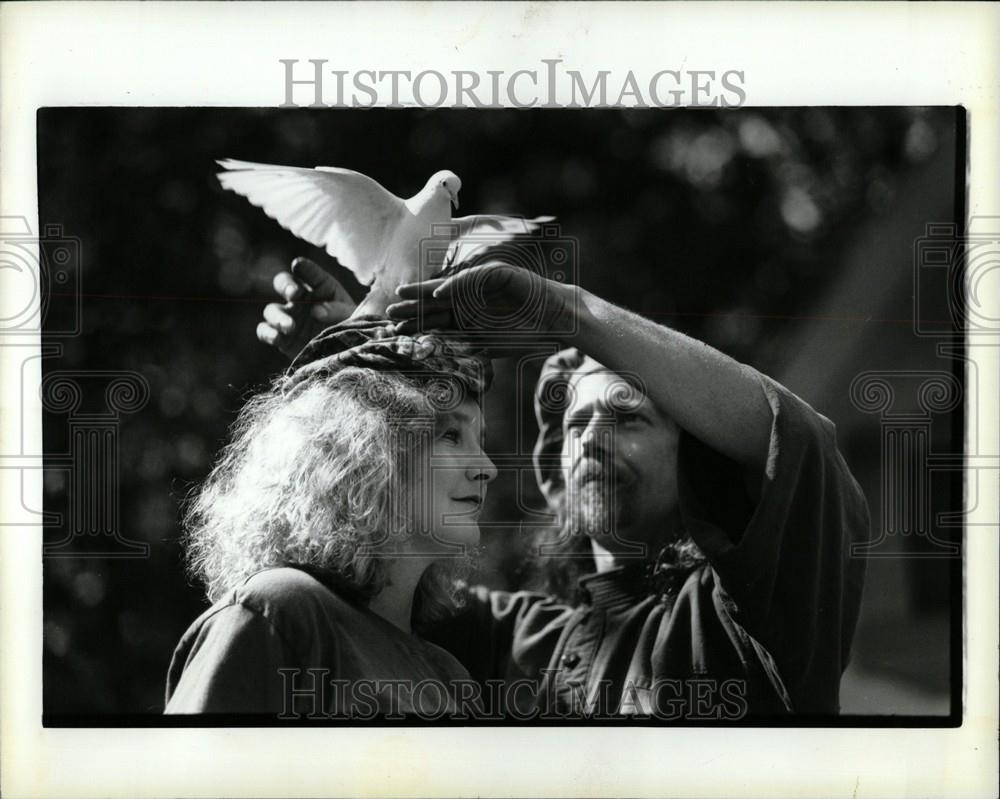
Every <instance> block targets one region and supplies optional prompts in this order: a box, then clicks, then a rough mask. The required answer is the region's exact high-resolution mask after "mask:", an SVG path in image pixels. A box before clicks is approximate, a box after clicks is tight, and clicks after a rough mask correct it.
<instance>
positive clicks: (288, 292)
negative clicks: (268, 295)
mask: <svg viewBox="0 0 1000 799" xmlns="http://www.w3.org/2000/svg"><path fill="white" fill-rule="evenodd" d="M271 285H273V286H274V291H275V292H276V293H277V295H278V296H279V297H281V298H282V299H284V300H285V302H292V300H296V299H299V298H300V295H302V294H305V289H304V287H303V286H302V285H300V284H299V283H297V282H296V280H295V278H294V277H293V276H292V273H291V272H278V274H276V275H275V276H274V280H272V281H271Z"/></svg>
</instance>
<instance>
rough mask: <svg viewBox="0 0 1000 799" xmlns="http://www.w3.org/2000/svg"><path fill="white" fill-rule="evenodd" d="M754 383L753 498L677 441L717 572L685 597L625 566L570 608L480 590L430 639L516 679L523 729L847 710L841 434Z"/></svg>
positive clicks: (847, 510) (688, 501) (863, 534)
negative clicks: (759, 437)
mask: <svg viewBox="0 0 1000 799" xmlns="http://www.w3.org/2000/svg"><path fill="white" fill-rule="evenodd" d="M760 380H761V385H762V387H763V390H764V392H765V394H766V395H767V399H768V402H769V404H770V407H771V410H772V413H773V422H772V429H771V438H770V445H769V452H768V458H767V465H766V468H765V473H764V475H763V480H762V483H761V487H760V492H759V495H758V496H757V497H755V498H753V499H750V498H749V497H748V496H747V494H746V490H745V488H744V485H745V482H744V479H743V473H742V470H741V468H740V467H739V466H738V465H737V464H735V463H734V462H732V461H730V460H729V459H727V458H725V457H723V456H721V455H719V454H718V453H716V452H714V451H713V450H711V449H709V448H708V447H706V446H705V445H704V444H702V443H700V442H699V441H698V440H697V439H695V438H694V437H692V436H690V435H688V434H686V433H685V434H682V438H681V443H680V452H679V461H678V468H679V489H680V509H681V515H682V519H683V524H684V527H685V528H686V530H687V531H688V532H689V533H690V534H691V536H692V538H693V539H694V541H695V542H696V543H697V545H698V547H699V548H700V549H701V550H702V552H703V553H704V555H705V556H706V558H707V563H706V564H705V565H704V566H702V567H699V568H697V569H695V570H693V571H691V572H690V573H689V574H688V575H687V576H686V579H683V580H682V581H681V584H680V588H679V590H677V589H676V588H675V589H673V590H672V591H670V592H668V593H659V592H653V593H651V592H650V590H649V589H648V588H647V584H646V582H645V581H644V580H642V579H641V577H639V576H637V575H636V574H635V573H634V571H633V570H630V569H628V568H620V569H615V570H613V571H610V572H605V573H602V574H596V575H590V576H588V577H585V578H583V579H582V580H581V588H582V589H583V594H584V596H585V598H586V599H585V601H584V602H583V603H581V604H580V605H578V606H575V607H574V606H571V605H568V604H566V603H563V602H560V601H558V600H556V599H554V598H552V597H549V596H546V595H544V594H540V593H533V592H527V591H521V592H517V593H507V592H501V591H492V592H491V591H487V590H485V589H482V588H479V589H475V590H473V591H472V592H471V596H470V599H469V603H468V606H467V607H466V608H465V609H464V611H463V612H462V613H461V614H460V615H459V616H457V617H455V618H453V619H450V620H448V621H446V622H444V623H441V624H439V625H438V626H437V627H436V628H434V629H433V630H430V631H428V635H429V637H430V638H431V640H434V641H435V642H437V643H439V644H440V645H441V646H443V647H445V648H446V649H448V650H449V651H451V652H453V653H454V654H455V656H456V657H457V658H458V659H459V660H460V661H461V662H462V663H463V664H464V665H465V666H466V667H467V668H468V669H469V671H470V673H471V674H472V676H473V677H474V678H476V679H477V680H480V681H482V682H484V683H485V682H486V681H488V680H491V679H500V680H504V681H506V682H507V683H508V684H512V683H514V682H516V681H520V682H519V686H518V689H517V690H513V691H508V692H507V693H506V694H505V696H506V698H507V701H508V708H509V711H510V712H511V713H513V714H515V715H518V716H521V717H523V718H529V717H544V716H545V715H547V714H551V715H553V716H555V717H560V716H577V715H590V716H600V715H602V714H609V715H615V714H629V715H631V714H640V715H653V716H656V717H659V718H664V719H678V720H680V719H688V720H691V719H713V718H737V717H740V716H743V715H772V714H775V713H788V712H793V713H800V714H834V713H837V712H838V710H839V687H840V677H841V674H842V673H843V670H844V669H845V668H846V666H847V662H848V656H849V652H850V645H851V639H852V637H853V635H854V628H855V626H856V623H857V618H858V612H859V607H860V602H861V590H862V583H863V579H864V572H865V562H864V560H863V558H861V557H853V556H852V554H851V544H852V543H856V542H862V541H866V540H867V539H868V529H869V518H868V508H867V505H866V503H865V499H864V496H863V494H862V493H861V490H860V488H859V487H858V485H857V483H856V482H855V480H854V478H853V477H852V476H851V474H850V472H849V470H848V469H847V466H846V464H845V463H844V460H843V458H842V457H841V455H840V453H839V452H838V451H837V447H836V441H835V430H834V426H833V424H832V423H831V422H830V421H829V420H828V419H826V418H824V417H823V416H821V415H819V414H818V413H816V412H815V411H814V410H813V409H812V408H810V407H809V406H808V405H807V404H806V403H805V402H803V401H802V400H800V399H799V398H798V397H796V396H794V395H793V394H791V393H790V392H789V391H787V390H786V389H784V388H783V387H781V386H780V385H778V384H777V383H774V382H773V381H771V380H769V379H768V378H766V377H763V376H761V377H760Z"/></svg>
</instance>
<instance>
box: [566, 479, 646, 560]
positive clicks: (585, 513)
mask: <svg viewBox="0 0 1000 799" xmlns="http://www.w3.org/2000/svg"><path fill="white" fill-rule="evenodd" d="M616 489H617V490H616ZM630 494H631V492H630V491H628V490H627V489H626V488H625V487H624V486H622V485H621V484H618V485H617V486H616V485H615V484H614V483H613V482H611V481H608V480H604V479H597V480H589V481H586V482H584V483H583V484H582V485H581V484H580V483H579V482H577V481H574V482H573V484H572V487H571V491H570V492H569V495H568V496H567V497H566V500H567V503H568V508H567V511H568V518H569V529H570V532H571V534H573V535H585V536H588V537H589V538H591V539H593V540H595V541H597V542H598V543H601V544H606V543H608V542H611V543H613V542H615V541H616V540H618V541H621V542H623V543H624V544H626V545H629V544H632V545H634V543H635V542H633V541H629V539H628V537H627V535H628V534H627V530H628V529H629V527H630V526H631V525H630V522H631V520H632V518H633V516H634V510H635V508H634V503H632V502H630V501H629V497H630Z"/></svg>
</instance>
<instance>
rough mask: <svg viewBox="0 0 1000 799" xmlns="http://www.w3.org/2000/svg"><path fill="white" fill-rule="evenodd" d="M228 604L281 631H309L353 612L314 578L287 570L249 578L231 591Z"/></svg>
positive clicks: (346, 599)
mask: <svg viewBox="0 0 1000 799" xmlns="http://www.w3.org/2000/svg"><path fill="white" fill-rule="evenodd" d="M228 601H229V603H230V604H236V605H241V606H243V607H245V608H247V609H248V610H251V611H253V612H255V613H258V614H260V615H261V616H264V617H265V618H266V619H268V621H270V622H271V623H272V624H275V625H276V626H280V627H282V628H302V627H307V628H312V627H315V626H316V625H317V624H318V623H321V622H322V623H324V624H329V623H330V622H331V621H334V620H336V619H341V618H343V617H344V616H345V615H353V613H356V612H357V610H356V609H355V608H354V607H353V605H352V603H351V601H350V600H349V597H346V596H344V595H343V593H342V592H337V591H334V590H333V588H332V587H331V586H330V585H329V584H327V583H326V582H324V581H322V580H320V579H319V578H318V577H317V576H316V575H315V574H312V573H310V572H309V571H307V570H304V569H301V568H296V567H291V566H281V567H275V568H270V569H264V570H262V571H259V572H256V573H255V574H252V575H250V576H249V577H247V578H246V580H244V581H243V583H241V584H240V585H238V586H237V587H236V588H234V589H233V591H232V593H231V594H230V596H229V597H228Z"/></svg>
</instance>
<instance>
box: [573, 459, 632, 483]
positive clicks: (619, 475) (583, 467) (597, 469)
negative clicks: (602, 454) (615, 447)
mask: <svg viewBox="0 0 1000 799" xmlns="http://www.w3.org/2000/svg"><path fill="white" fill-rule="evenodd" d="M570 476H571V478H572V480H573V482H574V483H576V484H577V485H579V486H584V485H588V484H590V483H595V482H601V483H606V484H608V485H610V484H611V483H621V482H626V480H627V478H628V469H627V467H626V466H625V464H624V463H622V462H621V461H617V460H615V459H614V458H607V459H604V458H601V459H597V458H586V459H583V460H581V461H578V462H577V463H576V464H574V466H573V469H572V472H571V474H570Z"/></svg>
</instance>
